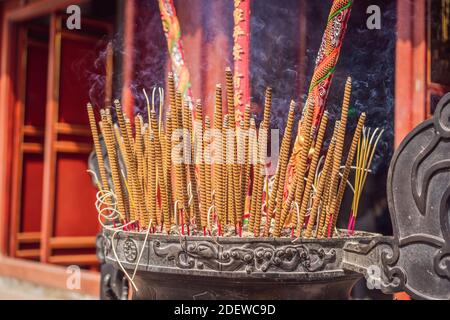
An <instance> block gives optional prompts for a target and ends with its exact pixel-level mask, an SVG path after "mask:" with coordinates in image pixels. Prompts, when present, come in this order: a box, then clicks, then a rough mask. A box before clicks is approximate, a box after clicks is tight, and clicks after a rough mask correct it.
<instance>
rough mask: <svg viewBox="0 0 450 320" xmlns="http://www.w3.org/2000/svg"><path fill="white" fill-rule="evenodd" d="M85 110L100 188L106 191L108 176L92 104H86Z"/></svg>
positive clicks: (107, 188)
mask: <svg viewBox="0 0 450 320" xmlns="http://www.w3.org/2000/svg"><path fill="white" fill-rule="evenodd" d="M87 111H88V116H89V125H90V127H91V133H92V140H93V142H94V149H95V155H96V157H97V164H98V169H99V173H100V181H101V184H102V185H101V187H102V190H105V191H108V190H109V184H108V177H107V175H106V169H105V162H104V160H103V153H102V148H101V146H100V140H99V135H98V130H97V124H96V122H95V115H94V109H93V108H92V104H90V103H88V104H87Z"/></svg>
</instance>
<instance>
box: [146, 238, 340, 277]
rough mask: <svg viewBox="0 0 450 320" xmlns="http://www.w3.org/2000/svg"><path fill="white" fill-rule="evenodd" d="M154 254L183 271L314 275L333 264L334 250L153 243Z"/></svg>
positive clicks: (296, 246)
mask: <svg viewBox="0 0 450 320" xmlns="http://www.w3.org/2000/svg"><path fill="white" fill-rule="evenodd" d="M153 250H154V252H155V254H156V255H157V256H158V257H161V258H165V259H167V260H168V261H173V262H174V263H175V265H176V266H177V267H179V268H182V269H200V270H202V269H205V268H208V269H211V270H214V271H245V272H247V273H249V274H250V273H252V272H267V271H285V272H315V271H319V270H323V269H324V267H325V266H326V265H327V264H328V263H330V262H333V261H334V259H335V257H336V251H335V250H334V249H330V250H326V249H324V248H319V249H315V248H308V247H307V246H304V245H286V246H281V247H274V246H272V245H269V244H267V245H261V244H260V245H259V246H257V247H252V246H251V244H244V245H242V246H240V247H233V248H229V249H224V248H223V247H222V246H221V245H218V244H214V243H212V242H208V241H201V242H188V241H187V240H184V241H182V242H180V243H171V244H163V243H161V242H160V241H154V242H153Z"/></svg>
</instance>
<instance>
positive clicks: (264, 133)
mask: <svg viewBox="0 0 450 320" xmlns="http://www.w3.org/2000/svg"><path fill="white" fill-rule="evenodd" d="M271 105H272V88H270V87H268V88H267V89H266V94H265V102H264V117H263V121H262V123H261V126H260V130H259V133H258V162H257V164H256V168H257V169H256V170H257V171H258V174H257V175H256V177H257V180H256V182H257V190H256V192H257V193H256V208H255V209H256V211H255V226H254V234H255V236H259V234H260V226H261V215H262V212H261V211H262V196H263V189H264V179H265V177H266V174H265V169H266V153H267V139H268V129H269V124H270V109H271Z"/></svg>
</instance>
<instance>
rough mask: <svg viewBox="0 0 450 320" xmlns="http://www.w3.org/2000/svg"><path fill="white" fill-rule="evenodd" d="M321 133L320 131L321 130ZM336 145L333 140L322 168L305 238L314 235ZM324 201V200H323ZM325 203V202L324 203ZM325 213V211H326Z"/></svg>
mask: <svg viewBox="0 0 450 320" xmlns="http://www.w3.org/2000/svg"><path fill="white" fill-rule="evenodd" d="M325 117H326V114H324V116H323V118H322V122H323V121H324V120H325ZM319 134H320V131H319ZM318 142H319V137H318ZM334 145H335V141H333V142H332V144H331V145H330V148H329V149H328V154H327V156H326V158H325V163H324V166H323V169H322V175H321V177H320V179H319V185H318V186H317V190H316V193H315V195H314V197H313V206H312V209H311V214H310V216H309V219H308V224H307V226H306V231H305V238H310V237H311V235H312V230H313V227H314V224H315V222H316V217H317V213H318V210H319V204H320V202H321V200H322V199H324V197H323V198H322V193H323V191H324V190H325V189H326V183H327V181H328V176H329V174H328V173H329V171H330V168H331V164H332V162H333V155H332V154H333V151H334ZM322 203H323V202H322ZM323 205H325V204H323ZM324 213H325V211H324ZM321 219H322V221H321V222H320V221H319V222H318V224H319V225H320V224H323V223H324V221H325V215H323V218H322V216H321Z"/></svg>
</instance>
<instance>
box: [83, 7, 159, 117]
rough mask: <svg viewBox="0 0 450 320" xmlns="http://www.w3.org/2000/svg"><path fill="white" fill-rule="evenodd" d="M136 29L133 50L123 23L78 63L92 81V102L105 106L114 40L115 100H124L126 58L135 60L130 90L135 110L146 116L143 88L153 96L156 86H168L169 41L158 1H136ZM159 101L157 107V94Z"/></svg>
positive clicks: (90, 93) (90, 94)
mask: <svg viewBox="0 0 450 320" xmlns="http://www.w3.org/2000/svg"><path fill="white" fill-rule="evenodd" d="M122 22H123V19H122ZM133 29H134V32H133V36H134V45H133V51H132V52H129V51H126V50H125V49H124V46H123V44H124V26H123V24H120V25H119V26H118V30H116V33H115V34H114V36H113V37H112V38H108V37H104V38H103V39H101V41H99V43H98V45H97V46H96V49H95V50H93V51H91V52H89V53H87V54H86V55H85V56H84V57H82V58H81V59H80V61H77V62H76V64H74V66H75V68H77V69H78V70H82V71H83V77H84V79H87V81H88V83H89V87H90V90H89V98H90V100H91V102H92V103H93V104H94V105H95V106H97V107H103V106H104V95H105V83H106V76H105V69H106V64H107V55H108V51H107V47H106V44H107V43H108V42H110V43H111V46H112V50H113V55H114V68H113V69H114V71H113V72H114V73H113V79H114V80H113V84H114V85H113V99H116V98H118V99H120V98H121V95H122V81H123V78H124V73H123V64H124V61H125V60H130V61H133V74H132V82H131V84H130V86H129V90H130V92H131V95H132V96H133V98H134V104H135V108H134V110H135V112H137V113H141V114H144V115H146V114H147V109H146V100H145V96H144V93H143V89H146V91H147V93H148V94H149V95H150V96H151V93H152V89H153V88H154V87H164V83H165V74H166V64H167V56H168V54H167V52H168V51H167V43H166V40H165V36H164V32H163V29H162V24H161V18H160V15H159V8H158V3H157V1H156V0H137V1H136V15H135V20H134V24H133ZM92 61H94V63H92ZM150 99H151V97H150ZM155 104H156V106H158V105H159V96H158V95H156V99H155ZM129 116H131V115H129Z"/></svg>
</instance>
